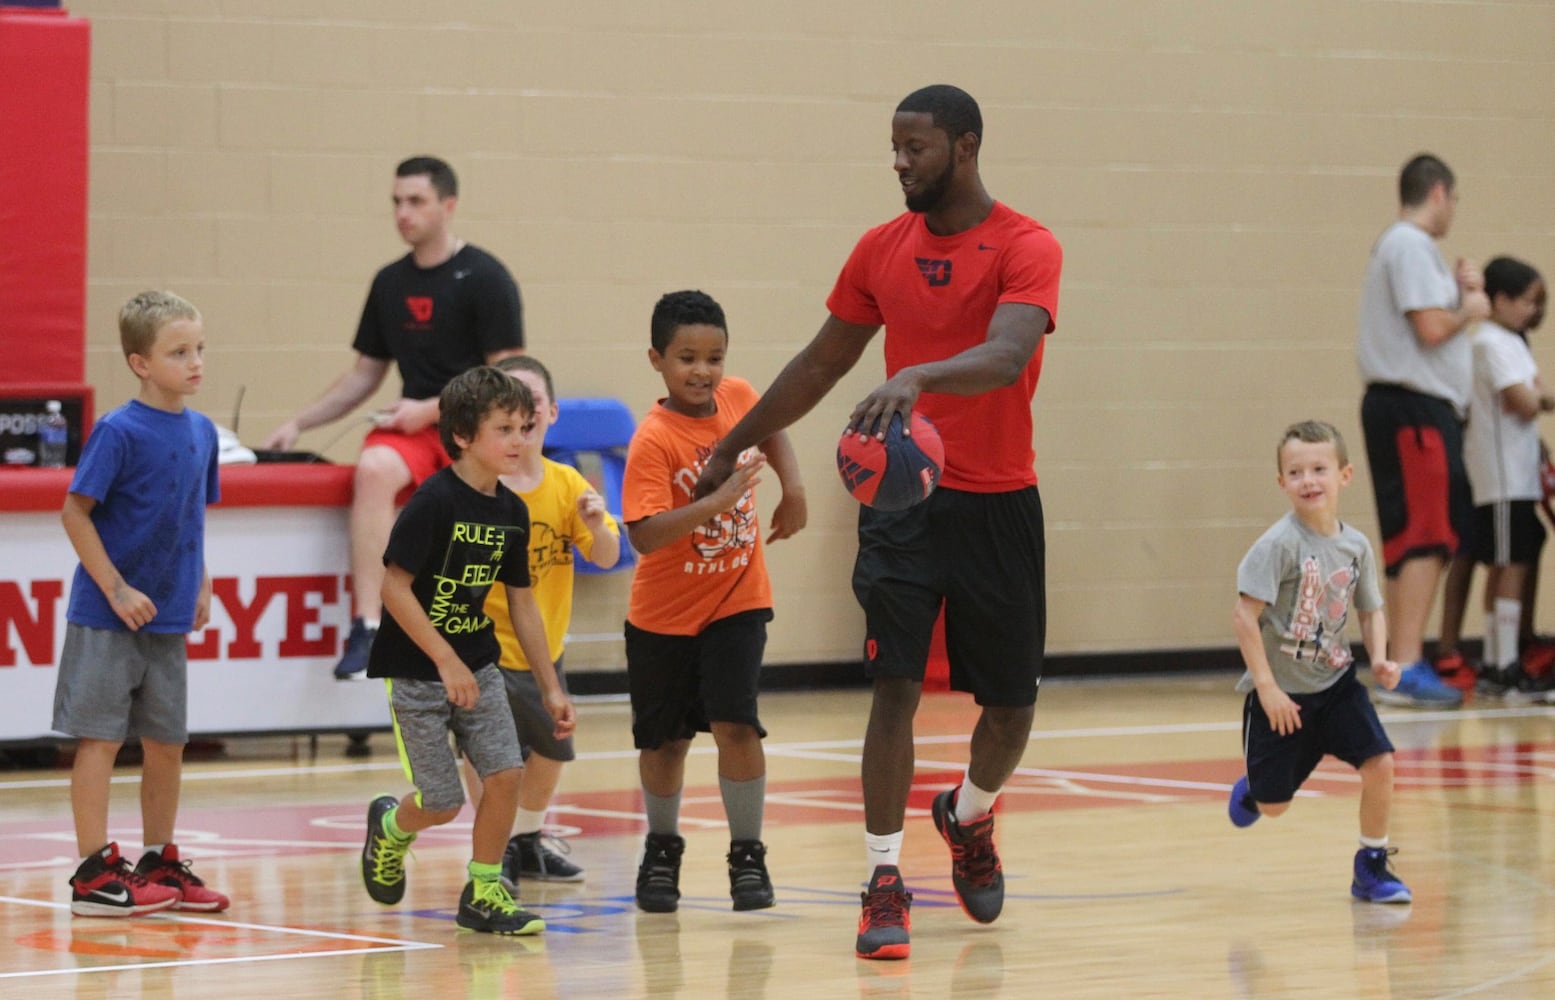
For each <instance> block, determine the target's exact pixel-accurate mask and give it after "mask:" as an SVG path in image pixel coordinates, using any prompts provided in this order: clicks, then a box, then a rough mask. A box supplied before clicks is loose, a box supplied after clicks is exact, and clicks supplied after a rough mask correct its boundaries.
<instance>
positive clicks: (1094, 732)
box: [0, 705, 1551, 790]
mask: <svg viewBox="0 0 1555 1000" xmlns="http://www.w3.org/2000/svg"><path fill="white" fill-rule="evenodd" d="M1380 715H1381V718H1382V720H1383V721H1384V722H1386V723H1388V724H1390V725H1408V724H1412V723H1424V722H1442V721H1451V720H1461V719H1515V718H1529V717H1540V718H1547V717H1549V716H1550V715H1551V711H1550V708H1549V706H1547V705H1529V706H1520V707H1512V708H1488V709H1453V710H1452V711H1443V712H1424V711H1418V710H1411V709H1401V710H1398V711H1389V712H1382V713H1380ZM1041 718H1042V717H1041V712H1040V710H1039V711H1038V713H1037V723H1038V725H1039V726H1040V724H1041ZM1241 725H1242V724H1241V722H1240V720H1235V719H1233V720H1228V721H1220V722H1183V723H1174V724H1171V725H1155V724H1152V725H1143V726H1101V727H1094V728H1089V729H1055V730H1045V729H1040V728H1038V729H1033V730H1032V733H1031V736H1030V739H1031V740H1032V741H1047V740H1075V739H1094V738H1096V737H1102V736H1105V737H1130V736H1136V737H1144V736H1170V735H1179V734H1188V733H1214V732H1237V731H1239V730H1240V729H1241ZM968 739H970V737H969V736H968V735H966V734H956V735H944V736H920V737H916V738H914V740H913V744H914V745H915V746H939V745H950V744H955V745H959V744H964V743H966V742H967V740H968ZM863 745H864V740H863V737H862V736H859V737H849V738H846V739H837V740H803V741H796V742H793V743H774V742H769V743H767V744H766V747H765V749H766V752H767V755H768V756H790V757H795V758H800V759H804V758H809V759H814V760H838V761H849V762H850V761H856V760H857V756H856V754H855V755H852V756H849V755H846V754H832V755H827V754H824V753H816V752H814V751H823V750H860V749H862V747H863ZM717 752H718V749H717V747H715V746H713V745H711V742H709V743H705V744H702V745H700V746H696V745H693V746H692V748H691V754H692V755H694V756H710V755H712V754H716V753H717ZM636 757H637V751H636V750H634V749H628V750H595V751H581V752H579V753H578V756H577V759H578V761H603V760H626V759H636ZM955 766H956V767H964V766H965V764H957V765H955ZM401 770H402V768H401V765H400V763H399V761H397V760H395V761H380V762H373V763H365V762H364V763H353V764H306V763H299V764H296V765H292V766H287V767H274V766H269V767H256V768H242V769H234V770H212V771H193V772H190V771H185V773H184V776H183V780H184V781H185V782H194V781H234V780H239V779H249V778H284V777H297V776H299V775H323V774H362V773H365V772H374V771H394V772H396V773H398V772H400V771H401ZM112 781H113V783H114V784H137V783H139V781H140V776H139V775H138V774H128V775H117V776H115V777H114V778H113V779H112ZM68 787H70V779H69V778H68V777H65V778H35V779H29V780H23V781H3V780H0V790H6V789H43V788H68Z"/></svg>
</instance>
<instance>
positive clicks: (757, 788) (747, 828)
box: [718, 775, 767, 840]
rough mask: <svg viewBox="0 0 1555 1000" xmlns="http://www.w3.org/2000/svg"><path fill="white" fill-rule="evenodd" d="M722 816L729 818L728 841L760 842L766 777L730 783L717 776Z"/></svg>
mask: <svg viewBox="0 0 1555 1000" xmlns="http://www.w3.org/2000/svg"><path fill="white" fill-rule="evenodd" d="M718 790H719V792H721V793H722V794H723V800H724V814H725V815H726V816H728V817H729V839H730V840H760V839H761V817H762V814H763V812H765V810H766V806H767V776H766V775H762V776H761V777H759V778H752V779H751V780H749V781H731V780H730V779H728V778H725V777H722V776H719V778H718Z"/></svg>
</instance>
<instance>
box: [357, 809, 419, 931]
mask: <svg viewBox="0 0 1555 1000" xmlns="http://www.w3.org/2000/svg"><path fill="white" fill-rule="evenodd" d="M399 804H400V801H399V799H396V798H395V797H394V796H392V795H380V796H378V797H377V798H376V799H373V801H372V804H371V805H369V806H368V807H367V842H366V843H365V844H363V845H362V882H363V883H364V884H365V885H366V886H367V894H368V895H369V896H371V897H372V898H373V900H374V901H375V902H378V903H382V904H384V905H385V906H393V905H394V904H395V903H398V902H399V901H400V900H402V899H404V898H405V854H406V852H408V851H409V850H410V845H411V844H412V843H413V842H415V839H416V837H415V835H414V834H412V835H411V838H410V840H406V841H403V842H401V841H398V840H395V839H394V838H393V837H391V836H389V831H387V830H385V829H384V827H383V818H384V817H385V816H387V815H388V814H389V813H391V812H393V811H394V809H395V807H396V806H398V805H399Z"/></svg>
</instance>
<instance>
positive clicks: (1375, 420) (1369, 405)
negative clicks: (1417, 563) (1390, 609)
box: [1361, 383, 1474, 577]
mask: <svg viewBox="0 0 1555 1000" xmlns="http://www.w3.org/2000/svg"><path fill="white" fill-rule="evenodd" d="M1361 427H1362V428H1363V429H1364V430H1365V432H1366V456H1367V459H1368V461H1369V463H1370V465H1371V488H1372V492H1373V493H1375V494H1376V498H1377V525H1378V527H1379V528H1380V529H1381V531H1382V561H1383V564H1384V566H1385V567H1386V569H1387V575H1388V576H1390V577H1393V576H1397V575H1398V571H1399V568H1400V567H1401V566H1403V565H1404V563H1406V562H1408V561H1409V560H1411V559H1419V558H1424V557H1434V558H1440V559H1449V558H1451V557H1452V556H1454V555H1456V554H1457V553H1458V551H1459V550H1460V548H1461V547H1462V546H1463V545H1464V544H1465V543H1466V542H1467V541H1468V539H1469V536H1470V533H1471V532H1472V530H1473V518H1474V502H1473V499H1472V497H1471V495H1470V493H1469V477H1468V473H1467V472H1466V471H1465V470H1464V466H1463V424H1462V423H1461V422H1460V421H1459V420H1458V414H1457V411H1456V410H1454V409H1453V406H1452V404H1451V403H1449V402H1447V401H1446V400H1445V399H1438V398H1437V397H1435V396H1427V395H1425V394H1424V393H1419V392H1415V391H1414V390H1413V389H1406V388H1404V387H1403V386H1397V385H1381V384H1377V383H1373V384H1371V385H1369V386H1367V387H1366V395H1365V396H1364V397H1363V398H1362V400H1361Z"/></svg>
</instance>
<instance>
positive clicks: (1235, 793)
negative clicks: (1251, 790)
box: [1226, 774, 1263, 826]
mask: <svg viewBox="0 0 1555 1000" xmlns="http://www.w3.org/2000/svg"><path fill="white" fill-rule="evenodd" d="M1226 812H1228V813H1230V814H1231V823H1232V825H1234V826H1252V825H1253V824H1254V823H1256V822H1258V817H1259V816H1262V815H1263V814H1262V813H1260V812H1259V811H1258V803H1256V802H1254V801H1253V799H1252V796H1250V795H1248V794H1247V775H1245V774H1244V775H1242V776H1241V777H1240V778H1238V779H1236V784H1234V785H1232V786H1231V798H1230V799H1229V800H1228V801H1227V802H1226Z"/></svg>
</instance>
